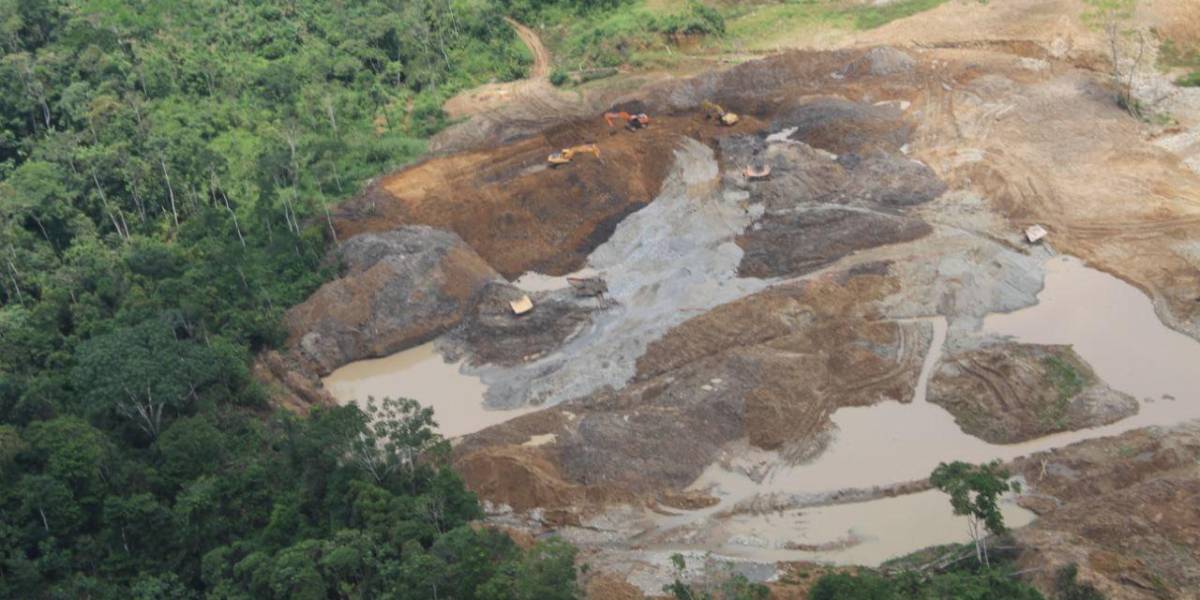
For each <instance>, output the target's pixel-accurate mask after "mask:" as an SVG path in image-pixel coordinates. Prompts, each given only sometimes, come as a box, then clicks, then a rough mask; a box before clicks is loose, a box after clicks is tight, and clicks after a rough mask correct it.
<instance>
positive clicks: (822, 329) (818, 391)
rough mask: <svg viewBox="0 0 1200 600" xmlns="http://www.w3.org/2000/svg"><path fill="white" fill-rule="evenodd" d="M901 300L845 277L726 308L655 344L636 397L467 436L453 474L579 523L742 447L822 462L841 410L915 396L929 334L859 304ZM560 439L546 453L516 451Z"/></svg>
mask: <svg viewBox="0 0 1200 600" xmlns="http://www.w3.org/2000/svg"><path fill="white" fill-rule="evenodd" d="M893 286H895V282H894V281H893V280H891V279H889V278H888V277H887V276H886V275H880V274H874V273H862V274H857V275H851V274H848V273H843V274H841V275H840V276H837V277H830V278H825V279H821V280H817V281H813V282H808V283H806V284H803V285H790V286H782V287H776V288H772V289H770V290H768V291H766V292H763V293H760V294H756V295H754V296H750V297H748V298H745V299H743V300H740V301H737V302H733V303H730V304H727V305H724V306H721V307H719V308H717V309H715V310H713V311H711V312H709V313H705V314H703V315H701V316H699V317H696V318H694V319H692V320H690V321H688V322H686V323H684V324H683V325H682V326H680V327H678V328H676V329H674V330H672V331H671V332H670V333H669V334H668V335H667V336H666V337H664V338H663V339H661V340H659V341H656V342H655V343H654V344H652V345H651V348H650V350H649V351H648V352H647V353H646V355H645V356H644V357H643V359H642V360H640V361H639V363H638V375H637V378H636V380H635V382H634V383H632V384H631V385H629V386H627V387H626V388H625V389H623V390H621V391H619V392H613V391H602V392H600V393H597V394H594V395H592V396H589V397H586V398H581V399H579V400H576V401H572V402H567V403H564V404H561V405H558V406H555V407H553V408H550V409H547V410H545V411H542V412H539V413H536V414H534V415H529V416H526V417H521V418H517V419H514V420H512V421H510V422H507V423H504V424H501V425H499V426H496V427H492V428H490V429H488V430H485V431H483V432H480V433H479V434H476V435H474V436H470V437H469V438H468V439H467V440H465V441H464V442H463V443H462V444H461V445H459V446H458V447H457V448H456V456H457V459H456V462H457V464H458V465H459V466H460V468H462V469H463V473H464V477H465V478H466V479H467V481H468V483H469V484H470V485H471V486H472V488H473V489H474V490H476V491H477V492H478V493H480V495H481V496H482V497H484V498H488V499H490V500H492V501H495V502H501V503H504V504H508V505H510V506H512V507H513V508H516V509H518V510H523V509H527V508H531V507H533V506H540V507H546V508H557V509H568V510H571V509H579V508H583V507H585V506H586V504H587V502H586V501H588V500H608V501H612V500H613V499H615V498H625V499H626V501H628V499H630V498H634V497H642V498H646V499H650V500H653V499H654V498H655V497H657V495H658V494H660V493H665V492H671V491H673V490H678V489H680V488H682V487H683V486H686V485H687V484H689V483H690V482H691V481H693V480H694V479H695V478H696V477H697V476H698V475H699V474H700V472H701V470H703V469H704V468H705V467H706V466H707V465H709V464H710V463H712V462H713V461H714V460H715V459H716V457H717V452H718V450H719V449H720V447H721V446H722V445H723V444H725V443H727V442H730V441H733V440H736V439H742V438H746V437H748V438H749V440H750V442H751V443H752V444H754V445H756V446H758V447H760V448H765V449H782V450H784V451H785V452H790V453H792V454H794V455H796V456H797V457H800V456H804V455H808V454H811V453H812V451H813V448H812V447H811V442H812V441H813V440H814V439H818V438H819V437H820V434H821V432H823V431H824V430H826V429H827V428H828V427H829V425H830V421H829V415H830V414H831V413H832V412H833V411H834V410H836V409H837V408H838V407H840V406H860V405H867V404H872V403H874V402H877V401H879V400H881V399H883V398H891V399H894V400H899V401H908V400H909V399H910V398H911V396H912V390H913V388H914V386H915V384H916V379H917V374H918V372H919V371H920V368H921V360H922V356H923V351H924V349H925V347H926V346H927V345H928V335H929V333H928V330H927V328H925V327H922V326H920V325H918V324H901V323H896V322H892V321H881V320H877V318H876V315H874V314H872V313H871V312H870V311H869V309H867V310H866V311H865V312H864V307H865V306H869V305H867V304H863V303H861V302H865V301H866V300H868V299H870V298H879V297H880V296H881V295H882V294H885V293H887V291H889V290H890V289H894V288H893ZM851 299H855V300H858V302H856V301H851ZM551 433H552V434H555V440H554V441H553V442H551V443H549V444H546V445H544V446H539V447H537V448H528V447H520V446H519V445H520V444H522V443H524V442H525V441H526V440H528V439H529V437H531V436H533V435H544V434H551ZM614 494H615V495H616V496H615V497H614V496H613V495H614ZM664 498H665V499H666V501H667V503H668V504H678V498H679V496H678V495H675V494H667V495H666V496H664ZM672 498H674V500H672ZM702 502H703V501H702Z"/></svg>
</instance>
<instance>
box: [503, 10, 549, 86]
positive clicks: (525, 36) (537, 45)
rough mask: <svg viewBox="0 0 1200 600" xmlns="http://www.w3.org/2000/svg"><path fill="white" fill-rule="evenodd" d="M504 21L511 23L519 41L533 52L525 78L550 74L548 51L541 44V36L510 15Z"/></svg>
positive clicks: (536, 77) (543, 76)
mask: <svg viewBox="0 0 1200 600" xmlns="http://www.w3.org/2000/svg"><path fill="white" fill-rule="evenodd" d="M504 21H505V22H506V23H508V24H509V25H512V28H513V30H515V31H516V32H517V37H519V38H521V42H523V43H524V44H525V46H526V47H527V48H529V52H530V53H531V54H533V67H531V68H530V69H529V76H528V77H527V78H526V79H542V78H545V77H548V76H549V75H550V52H549V51H547V50H546V46H544V45H543V44H542V38H540V37H538V34H537V33H536V32H534V30H532V29H530V28H528V27H526V26H524V25H522V24H520V23H518V22H517V21H516V20H515V19H513V18H511V17H504Z"/></svg>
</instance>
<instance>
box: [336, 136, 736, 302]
mask: <svg viewBox="0 0 1200 600" xmlns="http://www.w3.org/2000/svg"><path fill="white" fill-rule="evenodd" d="M656 117H657V115H656ZM754 126H755V125H754V123H753V122H749V123H747V124H746V127H748V128H753V127H754ZM727 133H729V131H728V130H722V129H720V128H719V127H718V126H716V125H712V124H710V123H706V122H705V121H704V120H703V119H699V118H697V117H696V116H694V115H685V116H680V117H658V118H656V119H655V121H654V124H653V125H651V126H650V127H649V128H647V129H644V130H641V131H637V132H629V131H625V130H624V129H620V128H616V129H610V128H609V127H608V126H607V124H605V123H604V120H603V119H601V118H600V116H599V115H596V117H595V118H593V119H589V120H587V121H583V122H577V123H573V124H570V125H563V126H559V127H555V128H552V129H550V130H548V131H545V132H543V133H541V134H539V135H537V136H535V137H532V138H528V139H525V140H522V141H518V142H514V143H512V144H508V145H504V146H501V147H499V148H496V149H494V150H490V151H478V152H469V153H466V154H456V155H452V156H448V157H442V158H433V159H430V160H428V161H426V162H424V163H421V164H418V165H416V166H413V167H410V168H408V169H405V170H403V171H400V172H398V173H394V174H392V175H388V176H386V177H383V178H381V179H380V180H379V181H377V182H376V183H374V184H373V185H372V186H371V187H370V189H368V190H367V192H366V193H365V194H364V195H363V196H362V197H360V198H357V199H355V200H352V201H350V202H348V203H346V204H344V205H343V206H342V207H341V208H340V209H339V210H338V212H337V214H336V215H335V227H336V229H337V231H338V236H339V237H342V238H343V239H344V238H348V237H350V236H353V235H356V234H358V233H362V232H366V231H387V230H390V229H393V228H395V227H398V226H401V225H406V224H424V225H430V226H433V227H437V228H440V229H446V230H449V231H453V232H455V233H457V234H458V235H459V236H460V237H462V238H463V239H464V240H466V242H467V243H468V244H469V245H470V246H471V247H472V248H474V249H475V251H476V252H478V253H479V255H480V256H482V257H483V258H484V260H486V261H487V262H488V263H489V264H491V265H492V266H493V267H494V268H495V269H496V270H497V271H499V272H500V273H501V274H503V275H504V276H505V277H508V278H510V279H511V278H514V277H517V276H519V275H520V274H522V273H524V272H526V271H538V272H541V273H546V274H550V275H563V274H566V273H570V272H572V271H575V270H577V269H578V268H579V267H580V266H582V264H583V260H584V258H586V257H587V255H588V253H590V252H591V251H592V250H593V249H594V248H595V247H596V246H598V245H599V244H600V243H601V242H603V241H604V240H605V239H607V237H608V235H609V234H611V233H612V230H613V228H614V227H615V226H616V224H617V223H618V222H620V220H621V219H622V218H624V217H625V216H626V215H628V214H629V213H631V212H633V211H635V210H637V209H638V208H640V207H641V206H643V205H645V204H646V203H648V202H650V201H651V200H652V199H653V198H654V196H655V195H657V194H658V191H659V188H660V186H661V185H662V182H663V179H665V178H666V175H667V170H668V169H669V168H670V165H671V162H672V158H673V150H674V148H675V145H676V144H677V143H678V141H679V140H680V136H682V135H690V136H692V137H697V138H700V139H711V138H712V137H713V136H715V135H723V134H727ZM583 143H596V144H597V145H598V146H599V147H600V152H601V156H600V158H599V159H596V158H594V157H592V156H587V155H584V156H580V157H578V158H576V159H575V160H574V161H573V162H572V163H570V164H567V165H563V166H561V167H557V168H547V166H546V156H547V155H549V154H550V153H552V152H556V151H558V150H559V149H561V148H566V147H569V146H574V145H578V144H583Z"/></svg>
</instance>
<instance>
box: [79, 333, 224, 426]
mask: <svg viewBox="0 0 1200 600" xmlns="http://www.w3.org/2000/svg"><path fill="white" fill-rule="evenodd" d="M227 360H228V357H226V356H222V355H221V354H220V353H218V352H217V351H215V350H214V349H213V348H212V347H211V346H205V345H203V344H201V343H198V342H197V341H195V340H191V339H186V338H182V337H180V336H179V334H178V333H177V332H176V330H175V328H174V327H172V326H171V325H170V324H169V323H168V322H167V321H165V320H162V319H152V320H149V321H145V322H143V323H141V324H139V325H136V326H134V327H129V328H125V329H120V330H117V331H115V332H113V333H110V334H106V335H102V336H98V337H96V338H93V339H91V340H88V341H87V342H85V343H84V344H83V345H82V346H81V347H80V349H79V356H78V364H77V366H76V367H75V370H74V372H73V374H72V375H73V378H74V379H75V381H76V385H78V386H79V388H80V389H83V390H86V392H85V398H86V400H87V401H88V402H89V409H90V410H91V411H93V412H98V411H99V412H108V413H111V414H115V415H119V416H121V417H124V418H127V419H130V420H132V421H133V422H135V423H136V424H137V426H138V427H139V428H140V429H141V430H142V431H144V432H145V433H146V434H147V435H148V436H150V438H152V439H153V438H157V437H158V435H159V433H161V432H162V430H163V428H164V427H165V426H166V424H167V419H169V418H170V417H171V415H172V414H180V413H183V412H184V411H185V409H186V407H187V406H188V404H189V403H190V402H192V401H193V400H195V399H196V398H197V393H198V392H199V391H200V389H201V388H203V387H204V386H206V385H209V384H213V383H218V382H220V381H221V380H222V378H223V374H225V373H228V372H229V371H230V370H231V369H229V367H228V365H227V364H226V362H225V361H227Z"/></svg>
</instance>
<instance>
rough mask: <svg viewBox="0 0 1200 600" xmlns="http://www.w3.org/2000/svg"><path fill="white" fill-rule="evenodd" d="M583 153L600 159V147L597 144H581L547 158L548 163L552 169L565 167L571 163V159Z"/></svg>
mask: <svg viewBox="0 0 1200 600" xmlns="http://www.w3.org/2000/svg"><path fill="white" fill-rule="evenodd" d="M581 153H582V154H591V155H593V156H595V157H596V158H600V147H599V146H597V145H595V144H580V145H578V146H571V147H570V148H563V149H562V150H559V151H558V152H555V153H554V154H551V155H550V156H547V157H546V162H548V163H550V166H552V167H556V166H558V165H565V164H567V163H569V162H571V159H573V158H575V155H576V154H581Z"/></svg>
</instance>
